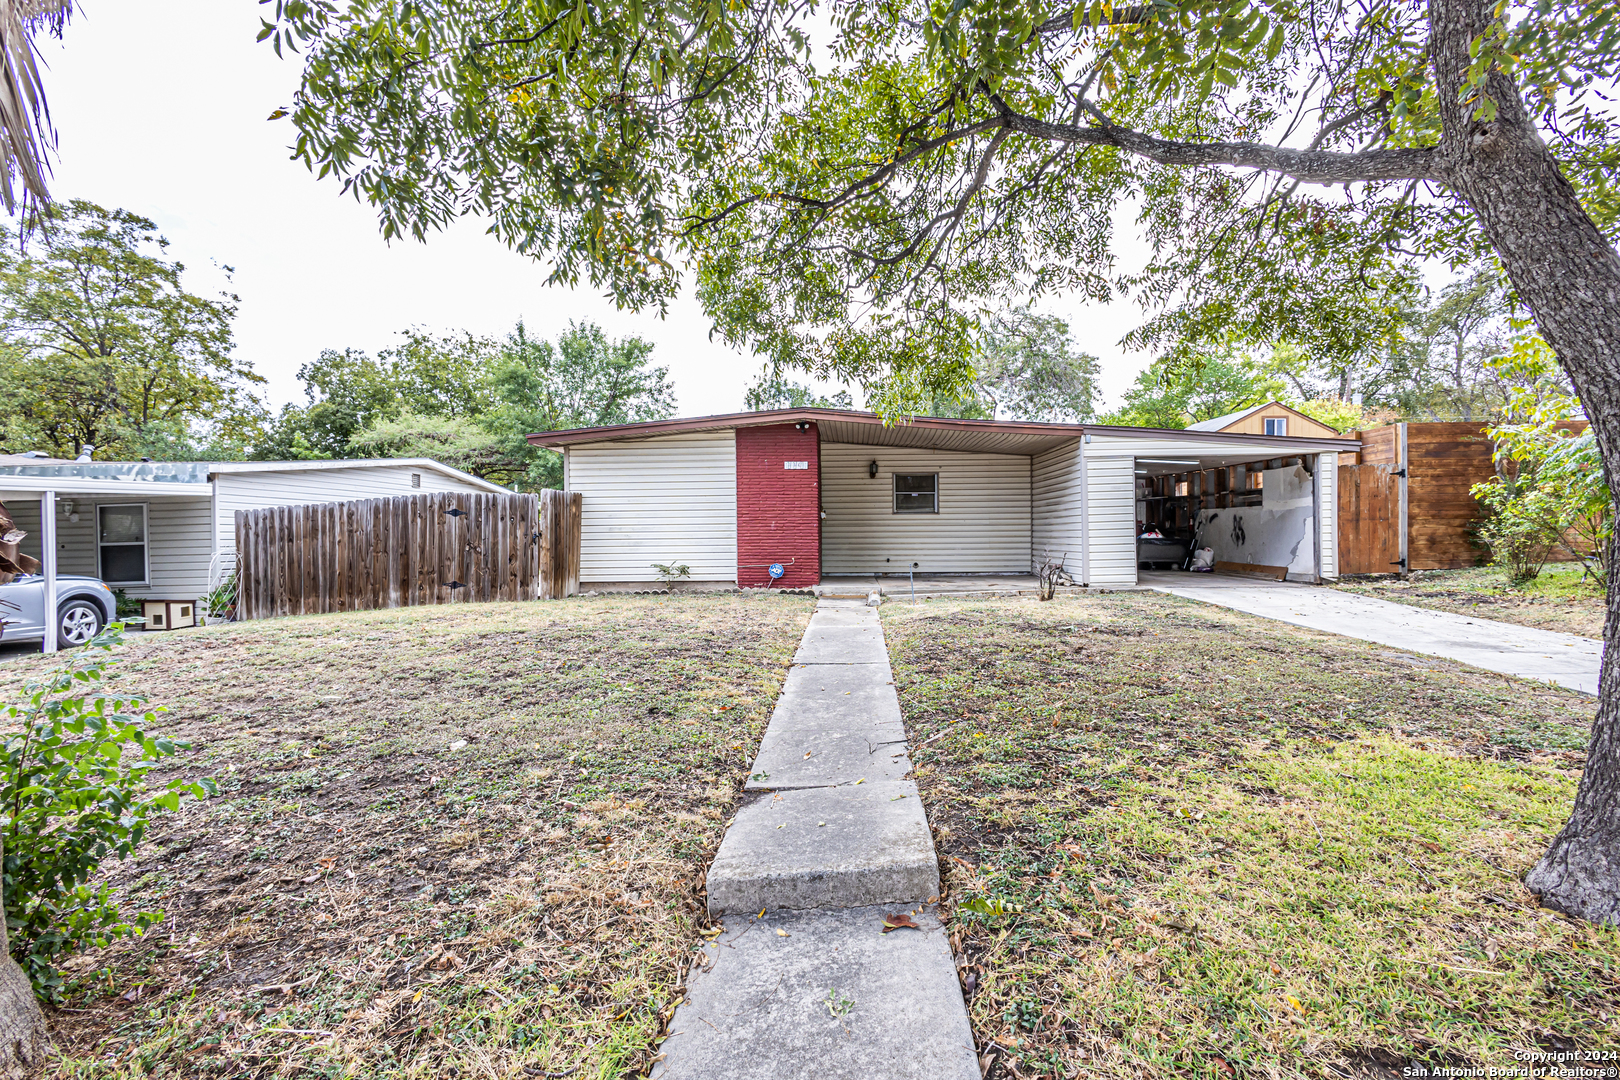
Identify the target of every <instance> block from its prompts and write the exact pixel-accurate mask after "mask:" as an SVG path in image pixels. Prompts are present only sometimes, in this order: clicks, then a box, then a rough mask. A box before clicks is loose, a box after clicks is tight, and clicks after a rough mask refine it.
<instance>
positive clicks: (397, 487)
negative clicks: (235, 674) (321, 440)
mask: <svg viewBox="0 0 1620 1080" xmlns="http://www.w3.org/2000/svg"><path fill="white" fill-rule="evenodd" d="M413 475H416V476H420V477H421V478H422V482H421V485H420V486H419V487H413V486H412V485H411V477H412V476H413ZM214 486H215V489H216V497H215V500H214V513H215V518H214V520H215V527H216V528H217V529H218V530H219V533H218V535H219V548H220V550H221V551H235V550H236V512H237V511H238V510H257V509H260V508H261V507H266V506H303V505H306V504H312V503H334V502H351V501H353V500H355V499H389V498H393V497H394V496H396V495H420V494H422V493H423V492H428V491H487V490H488V489H487V488H482V487H475V486H474V485H472V484H468V483H466V482H465V481H463V480H460V479H458V478H456V477H454V476H450V475H447V474H445V473H442V472H439V471H437V470H435V469H428V468H424V467H422V466H411V465H376V466H371V467H369V468H355V469H293V470H289V471H287V472H274V471H270V470H265V471H258V470H255V471H253V472H222V473H218V474H216V475H215V479H214ZM154 557H155V556H154ZM205 576H206V571H205Z"/></svg>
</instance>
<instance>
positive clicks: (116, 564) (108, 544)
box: [96, 503, 147, 585]
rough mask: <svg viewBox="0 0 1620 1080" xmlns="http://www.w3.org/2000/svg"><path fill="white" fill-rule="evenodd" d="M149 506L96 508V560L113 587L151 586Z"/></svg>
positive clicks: (116, 504) (125, 504) (109, 505)
mask: <svg viewBox="0 0 1620 1080" xmlns="http://www.w3.org/2000/svg"><path fill="white" fill-rule="evenodd" d="M146 535H147V534H146V504H145V503H111V504H107V505H102V506H98V507H96V559H97V563H98V568H99V571H100V575H101V580H102V581H105V582H106V583H107V584H109V585H145V584H146V583H147V552H146Z"/></svg>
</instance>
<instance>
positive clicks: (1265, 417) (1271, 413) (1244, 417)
mask: <svg viewBox="0 0 1620 1080" xmlns="http://www.w3.org/2000/svg"><path fill="white" fill-rule="evenodd" d="M1187 430H1188V431H1231V432H1237V433H1240V434H1244V435H1288V436H1300V435H1303V436H1307V437H1309V438H1313V439H1336V438H1339V437H1340V436H1339V433H1338V432H1337V431H1335V430H1334V429H1333V428H1331V427H1329V426H1328V425H1326V424H1324V423H1322V421H1320V420H1313V419H1311V418H1310V417H1309V416H1306V415H1305V414H1304V413H1302V412H1300V411H1299V410H1298V409H1295V408H1292V407H1290V406H1288V405H1284V404H1283V403H1282V402H1280V401H1268V402H1266V403H1265V404H1264V405H1251V406H1249V407H1248V408H1247V409H1239V410H1238V411H1237V412H1230V413H1227V414H1226V415H1225V416H1216V417H1213V418H1211V419H1209V420H1200V421H1198V423H1196V424H1188V425H1187Z"/></svg>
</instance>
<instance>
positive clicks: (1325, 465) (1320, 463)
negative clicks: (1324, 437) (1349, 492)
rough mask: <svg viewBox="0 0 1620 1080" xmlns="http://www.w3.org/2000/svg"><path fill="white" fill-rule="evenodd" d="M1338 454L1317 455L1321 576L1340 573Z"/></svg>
mask: <svg viewBox="0 0 1620 1080" xmlns="http://www.w3.org/2000/svg"><path fill="white" fill-rule="evenodd" d="M1338 480H1339V455H1338V454H1318V455H1317V458H1316V506H1317V510H1318V512H1319V517H1318V524H1319V526H1320V534H1319V535H1320V537H1321V544H1322V576H1323V577H1325V578H1336V577H1338V576H1339V487H1338Z"/></svg>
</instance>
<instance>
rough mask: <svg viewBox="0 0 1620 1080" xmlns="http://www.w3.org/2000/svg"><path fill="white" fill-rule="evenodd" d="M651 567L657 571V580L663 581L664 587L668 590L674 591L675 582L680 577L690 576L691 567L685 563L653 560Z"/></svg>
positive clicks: (678, 580)
mask: <svg viewBox="0 0 1620 1080" xmlns="http://www.w3.org/2000/svg"><path fill="white" fill-rule="evenodd" d="M652 568H653V569H654V570H656V571H657V572H658V580H659V581H662V582H663V583H664V589H665V590H666V591H668V592H674V591H675V586H676V584H677V583H679V582H680V580H681V579H682V578H689V577H691V576H692V568H691V567H690V566H687V565H686V564H685V563H677V562H668V563H658V562H655V563H653V564H652Z"/></svg>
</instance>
